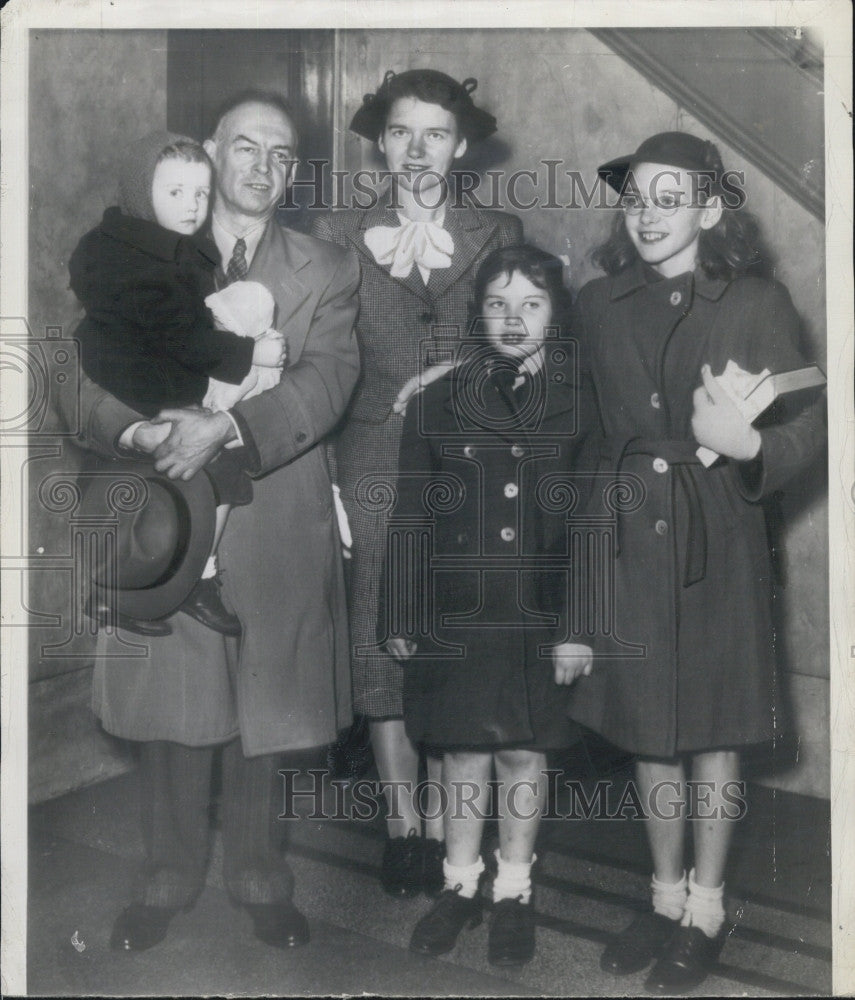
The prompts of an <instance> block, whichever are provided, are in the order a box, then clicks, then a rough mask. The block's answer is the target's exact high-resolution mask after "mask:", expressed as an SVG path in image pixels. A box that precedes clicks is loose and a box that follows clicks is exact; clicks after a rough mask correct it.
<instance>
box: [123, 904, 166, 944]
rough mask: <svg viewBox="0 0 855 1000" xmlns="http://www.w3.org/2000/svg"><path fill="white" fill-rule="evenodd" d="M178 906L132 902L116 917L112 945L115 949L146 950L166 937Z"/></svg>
mask: <svg viewBox="0 0 855 1000" xmlns="http://www.w3.org/2000/svg"><path fill="white" fill-rule="evenodd" d="M179 909H181V907H177V906H146V904H145V903H131V905H130V906H127V907H125V909H124V910H122V912H121V913H120V914H119V916H118V917H117V918H116V922H115V923H114V924H113V933H112V934H111V935H110V947H111V948H112V949H113V951H146V949H148V948H153V947H154V946H155V945H156V944H160V942H161V941H162V940H163V939H164V938H165V937H166V932H167V930H168V929H169V922H170V921H171V920H172V918H173V917H174V916H175V914H176V913H178V911H179Z"/></svg>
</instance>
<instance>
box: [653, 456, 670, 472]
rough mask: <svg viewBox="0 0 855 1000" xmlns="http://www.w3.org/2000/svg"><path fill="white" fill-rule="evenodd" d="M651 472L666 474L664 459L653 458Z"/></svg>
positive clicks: (666, 464) (666, 467) (666, 468)
mask: <svg viewBox="0 0 855 1000" xmlns="http://www.w3.org/2000/svg"><path fill="white" fill-rule="evenodd" d="M653 471H654V472H667V471H668V463H667V462H666V461H665V459H664V458H654V459H653Z"/></svg>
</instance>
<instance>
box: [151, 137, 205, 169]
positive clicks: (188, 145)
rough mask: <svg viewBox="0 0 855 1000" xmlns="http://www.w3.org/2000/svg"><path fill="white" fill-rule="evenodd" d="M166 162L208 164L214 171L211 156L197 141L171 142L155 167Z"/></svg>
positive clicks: (177, 140) (181, 140)
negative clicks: (179, 161) (178, 161)
mask: <svg viewBox="0 0 855 1000" xmlns="http://www.w3.org/2000/svg"><path fill="white" fill-rule="evenodd" d="M164 160H181V161H183V162H184V163H207V164H208V166H209V167H210V168H211V170H213V169H214V165H213V164H212V163H211V158H210V156H208V154H207V153H206V152H205V147H204V146H203V145H202V144H201V142H196V140H195V139H176V140H175V142H170V143H169V145H167V146H164V147H163V149H162V150H161V151H160V155H159V156H158V158H157V162H156V163H155V166H157V164H158V163H162V162H163V161H164Z"/></svg>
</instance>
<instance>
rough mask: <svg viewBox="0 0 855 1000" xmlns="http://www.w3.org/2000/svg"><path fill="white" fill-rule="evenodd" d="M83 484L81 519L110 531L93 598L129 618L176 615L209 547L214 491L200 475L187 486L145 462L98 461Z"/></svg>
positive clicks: (94, 581) (97, 568) (95, 577)
mask: <svg viewBox="0 0 855 1000" xmlns="http://www.w3.org/2000/svg"><path fill="white" fill-rule="evenodd" d="M84 478H85V480H88V482H87V485H86V490H85V493H84V495H83V498H82V501H81V507H80V513H81V515H82V516H84V517H85V518H86V519H87V520H89V521H90V523H92V522H94V523H96V524H97V525H98V526H99V527H101V526H102V525H103V527H105V528H109V527H112V526H115V550H114V549H113V546H112V545H111V544H110V541H109V539H106V540H105V545H104V547H103V549H102V550H101V556H100V558H99V559H98V561H97V564H96V565H95V566H94V567H93V570H92V581H91V585H92V596H93V598H96V599H97V600H98V601H100V602H103V603H104V604H106V605H108V606H109V607H111V608H113V609H115V610H116V611H117V612H119V614H122V615H127V616H130V617H132V618H138V619H149V620H156V619H158V618H164V617H166V616H167V615H169V614H171V613H172V612H174V611H177V610H178V608H179V606H180V605H181V603H182V602H183V601H184V600H185V598H186V597H187V596H188V594H189V593H190V591H191V590H192V589H193V587H194V586H195V584H196V583H197V582H198V580H199V578H200V576H201V574H202V570H203V569H204V568H205V563H206V561H207V559H208V556H209V555H210V553H211V545H212V544H213V541H214V527H215V516H216V501H215V496H214V488H213V485H212V483H211V480H210V479H209V477H208V474H207V473H206V472H205V471H204V470H203V471H201V472H199V473H197V474H196V475H195V476H193V478H192V479H190V480H189V481H188V482H184V481H183V480H175V479H169V478H167V476H166V475H163V474H161V473H159V472H156V471H155V469H154V465H153V464H152V463H151V462H150V461H141V460H137V459H119V460H116V461H101V462H99V464H98V465H97V466H96V467H95V469H94V470H92V471H91V472H88V473H84Z"/></svg>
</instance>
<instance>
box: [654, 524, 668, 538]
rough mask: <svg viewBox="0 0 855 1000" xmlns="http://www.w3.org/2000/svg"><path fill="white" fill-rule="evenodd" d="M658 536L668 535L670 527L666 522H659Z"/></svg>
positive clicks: (657, 526) (656, 525) (657, 527)
mask: <svg viewBox="0 0 855 1000" xmlns="http://www.w3.org/2000/svg"><path fill="white" fill-rule="evenodd" d="M654 527H655V528H656V534H657V535H666V534H667V533H668V525H667V524H666V523H665V522H664V521H657V522H656V524H655V526H654Z"/></svg>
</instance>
